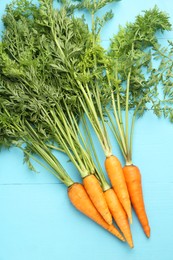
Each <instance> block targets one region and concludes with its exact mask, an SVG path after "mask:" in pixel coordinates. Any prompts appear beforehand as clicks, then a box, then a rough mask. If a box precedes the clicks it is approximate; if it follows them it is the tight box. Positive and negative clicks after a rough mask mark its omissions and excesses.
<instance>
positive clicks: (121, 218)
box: [104, 188, 134, 248]
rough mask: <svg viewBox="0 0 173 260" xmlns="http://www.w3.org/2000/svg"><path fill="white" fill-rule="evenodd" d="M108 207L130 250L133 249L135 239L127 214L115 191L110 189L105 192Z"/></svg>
mask: <svg viewBox="0 0 173 260" xmlns="http://www.w3.org/2000/svg"><path fill="white" fill-rule="evenodd" d="M104 195H105V198H106V201H107V204H108V207H109V210H110V212H111V213H112V216H113V218H114V220H115V222H116V224H117V225H118V227H119V228H120V230H121V232H122V233H123V235H124V237H125V239H126V241H127V243H128V244H129V246H130V248H133V247H134V245H133V239H132V234H131V231H130V225H129V222H128V218H127V214H126V212H125V210H124V209H123V207H122V205H121V203H120V202H119V200H118V198H117V196H116V194H115V192H114V190H113V189H112V188H111V189H108V190H106V191H105V192H104Z"/></svg>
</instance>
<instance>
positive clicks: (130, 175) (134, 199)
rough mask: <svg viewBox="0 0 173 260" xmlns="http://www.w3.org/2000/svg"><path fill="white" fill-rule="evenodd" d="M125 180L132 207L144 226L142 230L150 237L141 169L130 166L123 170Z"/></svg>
mask: <svg viewBox="0 0 173 260" xmlns="http://www.w3.org/2000/svg"><path fill="white" fill-rule="evenodd" d="M123 172H124V176H125V180H126V183H127V187H128V191H129V195H130V199H131V203H132V206H133V208H134V210H135V212H136V215H137V217H138V219H139V221H140V223H141V225H142V228H143V230H144V232H145V234H146V236H147V237H150V226H149V222H148V217H147V214H146V210H145V205H144V199H143V193H142V183H141V174H140V171H139V168H138V167H137V166H135V165H128V166H125V167H124V168H123Z"/></svg>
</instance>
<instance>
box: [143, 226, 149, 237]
mask: <svg viewBox="0 0 173 260" xmlns="http://www.w3.org/2000/svg"><path fill="white" fill-rule="evenodd" d="M144 232H145V235H146V236H147V237H148V238H149V237H150V227H147V228H146V229H145V230H144Z"/></svg>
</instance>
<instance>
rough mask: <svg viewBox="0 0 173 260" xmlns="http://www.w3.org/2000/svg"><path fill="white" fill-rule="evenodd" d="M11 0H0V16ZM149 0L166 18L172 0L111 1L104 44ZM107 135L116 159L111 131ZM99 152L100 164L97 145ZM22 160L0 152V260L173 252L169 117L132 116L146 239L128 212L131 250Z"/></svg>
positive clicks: (144, 257)
mask: <svg viewBox="0 0 173 260" xmlns="http://www.w3.org/2000/svg"><path fill="white" fill-rule="evenodd" d="M10 2H11V1H10V0H3V1H2V0H1V1H0V16H2V14H3V13H4V8H5V5H6V4H7V3H10ZM155 4H156V5H158V7H159V8H160V9H162V10H164V11H166V12H168V13H169V14H170V21H171V22H172V24H173V1H172V0H167V1H163V0H160V1H159V0H145V1H138V0H133V1H129V0H122V1H121V2H118V3H116V4H111V5H110V7H111V8H112V9H113V11H114V12H115V17H114V19H113V20H112V21H111V22H110V23H109V24H108V25H107V26H106V29H104V30H103V32H102V43H103V45H104V46H108V42H109V38H110V37H111V35H112V34H113V33H114V32H117V30H118V25H119V24H121V25H124V24H125V23H126V22H127V21H134V18H135V16H136V15H137V14H139V12H141V11H142V10H145V9H149V8H152V7H153V6H154V5H155ZM0 28H1V29H2V23H1V27H0ZM166 39H172V40H173V32H172V31H171V32H166V33H165V34H164V35H163V36H162V37H161V38H160V41H163V42H165V40H166ZM111 142H112V146H113V150H114V153H115V154H117V155H118V156H119V158H120V159H121V161H122V163H123V160H122V157H121V155H120V152H119V150H118V148H117V145H116V143H115V140H114V138H113V136H111ZM98 154H99V155H100V158H101V160H102V165H103V161H104V156H103V153H102V152H101V149H100V148H99V146H98ZM58 156H59V155H58ZM60 159H61V161H62V163H63V165H64V167H65V168H66V169H67V170H68V172H69V173H70V174H72V176H73V177H74V179H76V180H80V178H79V177H78V173H77V171H76V169H75V167H73V166H72V165H71V164H70V163H68V162H67V158H66V157H65V156H61V157H60ZM22 160H23V156H22V154H21V152H20V151H19V150H18V149H17V148H14V149H11V150H10V151H7V150H2V151H1V153H0V260H55V259H58V260H73V259H75V260H79V259H80V260H89V259H90V260H114V259H116V260H124V259H126V260H154V259H157V260H172V259H173V238H172V236H173V125H171V124H170V123H169V122H168V121H166V120H163V119H157V118H156V117H155V116H154V115H153V114H152V112H148V113H146V114H145V116H144V117H143V118H141V119H139V120H138V121H137V123H136V128H135V136H134V149H133V160H134V163H135V164H136V165H138V166H139V167H140V169H141V173H142V178H143V191H144V197H145V202H146V209H147V212H148V217H149V220H150V225H151V238H150V239H147V238H146V237H145V235H144V234H143V231H142V229H141V227H140V224H139V222H138V221H137V219H136V216H135V215H134V214H133V224H132V226H131V229H132V233H133V239H134V244H135V248H134V249H133V250H130V249H129V248H128V246H127V245H126V244H123V243H121V242H119V241H118V240H117V239H116V238H114V237H113V236H112V235H110V234H109V233H107V232H106V231H104V230H103V229H101V228H100V227H99V226H97V225H96V224H95V223H93V222H92V221H90V220H89V219H87V218H86V217H85V216H83V215H82V214H80V213H79V212H77V211H76V210H75V209H74V208H73V207H72V206H71V204H70V203H69V201H68V199H67V193H66V188H65V186H64V185H62V184H60V182H59V181H58V180H57V179H55V177H54V176H51V175H50V174H49V173H47V172H46V170H44V169H42V168H41V167H38V168H39V173H38V174H35V173H32V172H30V171H29V170H28V169H27V166H26V165H23V163H22Z"/></svg>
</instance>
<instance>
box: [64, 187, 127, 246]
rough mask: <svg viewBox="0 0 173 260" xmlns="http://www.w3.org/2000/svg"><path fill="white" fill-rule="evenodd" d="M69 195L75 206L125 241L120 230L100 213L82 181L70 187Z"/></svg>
mask: <svg viewBox="0 0 173 260" xmlns="http://www.w3.org/2000/svg"><path fill="white" fill-rule="evenodd" d="M68 197H69V199H70V201H71V203H72V204H73V206H74V207H75V208H76V209H78V210H79V211H80V212H82V213H83V214H84V215H86V216H87V217H89V218H91V219H92V220H93V221H95V222H96V223H97V224H98V225H100V226H101V227H103V228H104V229H106V230H107V231H109V232H110V233H112V234H113V235H114V236H116V237H117V238H119V239H120V240H121V241H125V240H124V238H123V236H122V235H121V234H120V232H119V231H118V230H117V229H116V228H115V227H114V226H113V225H109V224H108V223H107V222H106V221H105V220H104V219H103V218H102V216H101V215H100V214H99V212H98V211H97V210H96V208H95V207H94V205H93V203H92V202H91V200H90V198H89V196H88V194H87V192H86V190H85V188H84V187H83V185H82V184H80V183H74V184H73V185H72V186H70V187H69V188H68Z"/></svg>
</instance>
